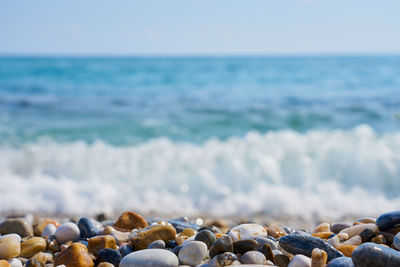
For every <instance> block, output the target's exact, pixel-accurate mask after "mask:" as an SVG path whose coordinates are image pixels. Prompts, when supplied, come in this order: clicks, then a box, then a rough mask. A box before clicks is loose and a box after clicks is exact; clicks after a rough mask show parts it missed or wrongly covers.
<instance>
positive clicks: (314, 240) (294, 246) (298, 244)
mask: <svg viewBox="0 0 400 267" xmlns="http://www.w3.org/2000/svg"><path fill="white" fill-rule="evenodd" d="M279 245H280V246H281V247H282V248H283V249H284V250H286V251H287V252H289V253H291V254H293V255H296V254H303V255H306V256H308V257H311V255H312V251H313V249H314V248H319V249H322V250H324V251H325V252H326V253H327V254H328V261H331V260H332V259H334V258H337V257H343V254H342V253H341V252H339V251H338V250H336V249H335V248H334V247H332V246H331V245H329V244H328V243H326V242H325V241H324V240H322V239H320V238H318V237H313V236H310V235H299V234H290V235H286V236H282V237H281V238H280V239H279Z"/></svg>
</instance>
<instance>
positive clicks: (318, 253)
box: [311, 248, 328, 267]
mask: <svg viewBox="0 0 400 267" xmlns="http://www.w3.org/2000/svg"><path fill="white" fill-rule="evenodd" d="M327 261H328V254H326V252H325V251H324V250H322V249H319V248H314V249H313V251H312V253H311V267H325V265H326V262H327Z"/></svg>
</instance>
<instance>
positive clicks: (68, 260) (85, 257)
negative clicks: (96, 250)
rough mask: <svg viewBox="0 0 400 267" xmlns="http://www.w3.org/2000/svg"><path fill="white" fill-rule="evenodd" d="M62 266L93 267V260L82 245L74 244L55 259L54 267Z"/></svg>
mask: <svg viewBox="0 0 400 267" xmlns="http://www.w3.org/2000/svg"><path fill="white" fill-rule="evenodd" d="M62 264H64V265H65V266H66V267H93V260H92V258H91V257H90V255H89V252H88V250H87V248H86V246H85V245H84V244H81V243H74V244H72V245H71V246H69V247H68V248H67V249H66V250H64V251H63V252H61V253H60V254H58V255H57V256H56V257H55V259H54V266H58V265H62Z"/></svg>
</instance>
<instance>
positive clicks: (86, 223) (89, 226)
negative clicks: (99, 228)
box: [78, 217, 96, 238]
mask: <svg viewBox="0 0 400 267" xmlns="http://www.w3.org/2000/svg"><path fill="white" fill-rule="evenodd" d="M78 228H79V231H80V234H81V238H91V237H93V236H95V235H96V228H95V227H94V225H93V223H92V220H90V219H89V218H86V217H82V218H80V219H79V221H78Z"/></svg>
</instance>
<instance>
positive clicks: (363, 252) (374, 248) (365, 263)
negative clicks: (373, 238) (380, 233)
mask: <svg viewBox="0 0 400 267" xmlns="http://www.w3.org/2000/svg"><path fill="white" fill-rule="evenodd" d="M351 258H352V259H353V263H354V265H355V266H357V267H396V266H397V267H398V266H400V253H399V252H398V251H396V250H394V249H391V248H388V247H385V246H382V245H378V244H375V243H364V244H362V245H361V246H359V247H357V249H356V250H354V252H353V254H352V256H351Z"/></svg>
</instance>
